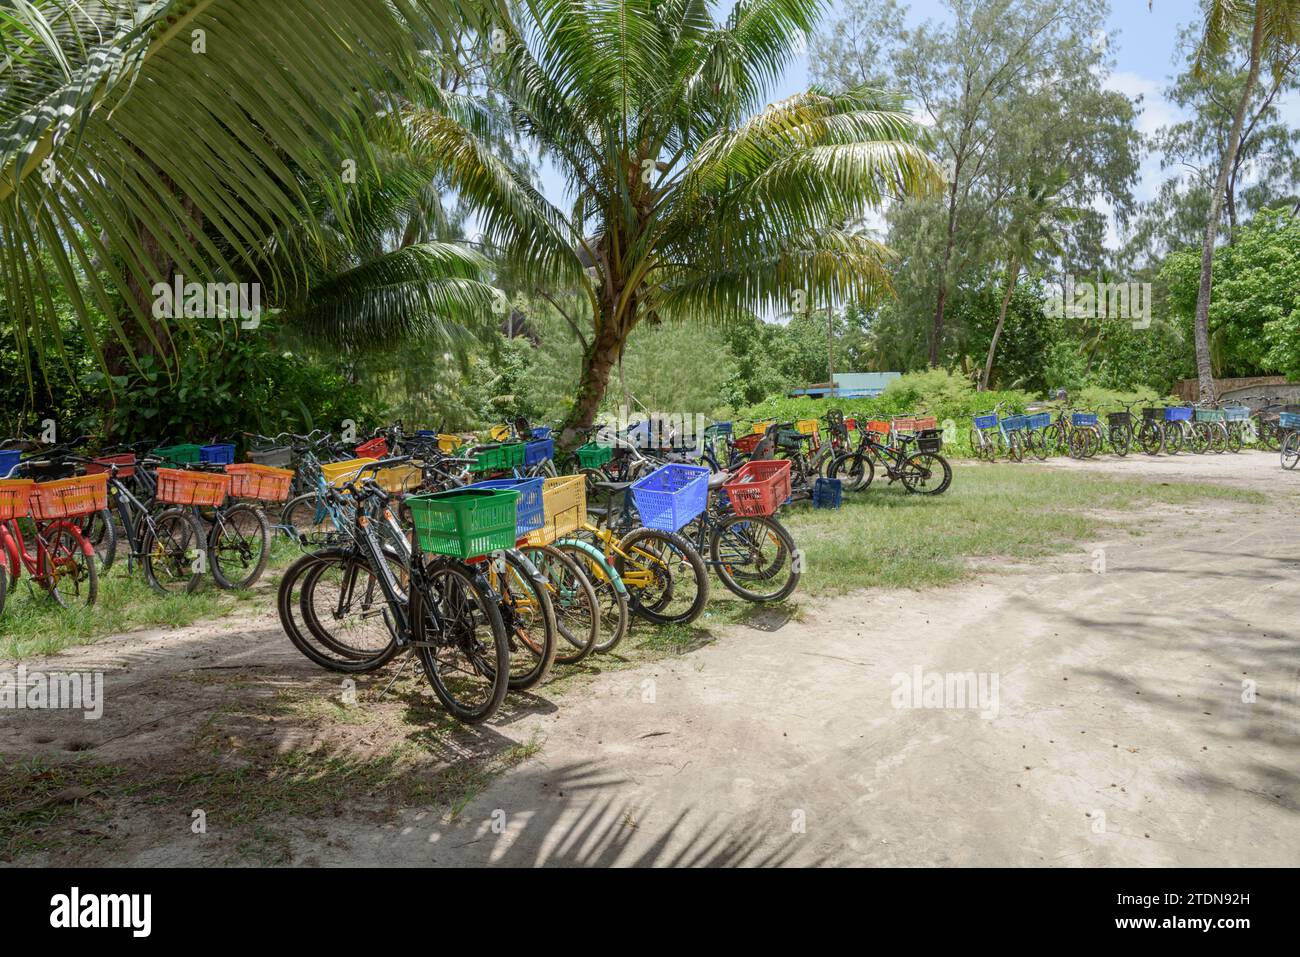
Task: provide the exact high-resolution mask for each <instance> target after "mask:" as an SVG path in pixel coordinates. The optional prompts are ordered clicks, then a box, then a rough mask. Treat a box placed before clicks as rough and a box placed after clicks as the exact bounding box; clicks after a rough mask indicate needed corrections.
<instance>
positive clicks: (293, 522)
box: [280, 492, 338, 548]
mask: <svg viewBox="0 0 1300 957" xmlns="http://www.w3.org/2000/svg"><path fill="white" fill-rule="evenodd" d="M280 524H281V525H283V526H285V527H286V528H291V529H293V534H294V536H295V537H296V538H297V539H298V541H300V542H304V543H305V544H307V545H308V546H310V547H312V548H324V547H327V546H329V545H331V544H333V543H335V542H336V541H337V540H338V529H337V528H336V527H335V525H334V521H333V518H332V517H331V516H330V512H329V509H327V508H326V507H325V505H324V504H323V503H322V501H321V498H320V496H319V495H317V494H316V493H315V492H309V493H307V494H306V495H299V496H298V497H297V498H295V499H291V500H290V501H289V502H288V504H286V505H285V506H284V511H283V512H281V513H280Z"/></svg>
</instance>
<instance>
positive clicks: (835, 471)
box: [829, 452, 876, 492]
mask: <svg viewBox="0 0 1300 957" xmlns="http://www.w3.org/2000/svg"><path fill="white" fill-rule="evenodd" d="M829 477H830V478H833V479H839V480H840V481H841V482H843V483H844V489H845V491H848V492H863V491H866V490H867V489H869V488H871V482H872V480H873V479H874V478H875V477H876V466H875V464H874V463H872V461H871V457H870V456H869V455H865V454H863V453H862V452H845V453H843V454H842V455H837V456H836V457H835V461H834V462H832V463H831V469H830V476H829Z"/></svg>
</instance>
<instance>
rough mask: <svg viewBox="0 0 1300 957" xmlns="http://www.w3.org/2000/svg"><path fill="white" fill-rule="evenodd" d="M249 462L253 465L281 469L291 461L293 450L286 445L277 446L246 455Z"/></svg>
mask: <svg viewBox="0 0 1300 957" xmlns="http://www.w3.org/2000/svg"><path fill="white" fill-rule="evenodd" d="M248 458H249V461H251V462H253V463H254V464H255V465H267V466H270V467H271V468H273V469H282V468H285V467H287V466H288V465H289V463H290V462H292V461H293V449H292V448H290V447H289V446H287V445H281V446H277V447H275V448H270V449H262V450H260V451H256V450H255V451H252V452H249V453H248Z"/></svg>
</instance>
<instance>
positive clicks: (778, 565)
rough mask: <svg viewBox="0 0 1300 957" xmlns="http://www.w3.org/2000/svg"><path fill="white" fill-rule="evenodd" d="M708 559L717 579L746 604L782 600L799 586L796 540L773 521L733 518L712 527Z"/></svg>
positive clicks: (730, 517) (736, 516) (737, 516)
mask: <svg viewBox="0 0 1300 957" xmlns="http://www.w3.org/2000/svg"><path fill="white" fill-rule="evenodd" d="M709 559H710V562H711V563H712V565H713V567H714V568H715V569H716V570H717V572H718V577H719V578H720V579H722V584H723V585H725V586H726V587H727V588H728V589H729V590H730V591H731V592H732V593H734V594H736V595H738V596H740V597H741V598H743V599H745V601H754V602H767V601H782V600H784V599H786V598H789V597H790V595H792V594H793V593H794V590H795V589H796V588H797V587H798V586H799V576H800V575H801V574H802V571H801V569H800V567H799V564H800V558H799V554H798V550H797V549H796V548H795V544H794V538H793V537H791V535H790V533H789V532H788V531H786V528H785V526H784V525H782V524H781V523H780V522H778V521H777V520H776V519H774V518H767V517H761V516H744V515H731V516H728V517H727V518H724V519H722V521H720V522H719V523H718V524H717V525H715V526H714V527H713V535H712V537H711V538H710V540H709Z"/></svg>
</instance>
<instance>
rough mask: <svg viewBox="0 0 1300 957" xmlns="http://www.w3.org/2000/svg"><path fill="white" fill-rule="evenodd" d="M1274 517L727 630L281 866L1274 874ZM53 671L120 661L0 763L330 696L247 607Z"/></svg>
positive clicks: (529, 722) (267, 621)
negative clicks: (310, 689) (950, 696)
mask: <svg viewBox="0 0 1300 957" xmlns="http://www.w3.org/2000/svg"><path fill="white" fill-rule="evenodd" d="M1196 462H1200V463H1207V464H1203V465H1202V466H1201V467H1202V468H1203V469H1205V470H1206V471H1207V472H1208V471H1209V470H1215V472H1214V474H1213V475H1202V477H1207V478H1210V479H1211V480H1215V481H1231V482H1234V483H1239V484H1245V485H1251V486H1256V487H1261V488H1270V487H1275V486H1273V484H1272V483H1275V482H1276V481H1277V476H1278V475H1279V474H1280V472H1279V470H1277V469H1276V467H1275V466H1272V464H1271V463H1272V460H1271V459H1269V460H1268V461H1267V464H1266V460H1265V457H1264V456H1238V457H1231V458H1230V457H1219V458H1201V459H1196V460H1194V459H1191V458H1185V459H1184V460H1183V461H1175V462H1174V463H1171V466H1172V467H1171V471H1170V473H1169V477H1170V478H1171V479H1177V480H1185V479H1187V478H1189V477H1192V476H1193V475H1194V473H1195V469H1196V468H1197V466H1196V464H1195V463H1196ZM1130 463H1132V464H1131V469H1132V470H1133V471H1137V470H1139V469H1142V470H1146V471H1148V472H1149V471H1150V470H1152V469H1158V468H1160V467H1161V465H1160V460H1155V461H1152V460H1145V461H1144V460H1142V459H1130V460H1129V462H1128V463H1122V464H1123V465H1124V466H1130ZM1189 463H1191V464H1189ZM1223 463H1235V465H1233V466H1232V467H1231V468H1230V467H1229V466H1228V465H1225V464H1223ZM1055 467H1066V468H1074V467H1081V466H1079V465H1077V464H1074V463H1071V464H1069V465H1058V466H1055ZM1082 467H1087V466H1082ZM1174 469H1176V470H1177V474H1174V471H1173V470H1174ZM1160 474H1163V473H1160ZM1290 477H1291V476H1288V478H1290ZM1296 478H1300V476H1296ZM1296 524H1297V523H1296V521H1295V499H1294V497H1293V496H1291V495H1289V494H1288V495H1286V496H1280V497H1279V498H1278V499H1277V500H1276V501H1275V502H1274V503H1271V504H1269V505H1267V506H1262V507H1249V506H1241V505H1234V504H1223V505H1215V506H1214V507H1213V509H1188V510H1171V511H1170V514H1169V515H1168V517H1167V524H1166V525H1165V526H1163V527H1162V528H1161V529H1159V530H1156V531H1151V532H1149V533H1147V534H1145V535H1143V536H1140V537H1130V536H1128V535H1123V536H1121V537H1117V538H1116V539H1115V540H1114V541H1109V542H1097V543H1091V544H1089V545H1087V546H1084V547H1080V548H1079V549H1077V551H1074V552H1072V553H1069V554H1067V555H1064V556H1061V557H1059V558H1058V559H1055V560H1053V561H1051V562H1048V563H1043V564H1042V565H1039V566H1035V567H1015V568H1010V569H1005V570H1002V571H1000V572H999V573H997V574H996V575H993V576H988V577H984V578H982V579H981V580H979V581H976V582H973V583H970V584H967V585H963V586H960V587H955V588H948V589H943V590H936V591H928V592H923V593H899V592H889V593H871V594H867V595H865V596H856V597H850V598H842V599H838V600H835V601H833V602H816V603H810V604H809V605H808V606H807V608H806V614H805V615H804V616H803V620H801V621H781V620H773V621H771V622H768V623H767V627H765V628H752V627H738V628H734V629H731V630H730V631H729V632H728V633H726V634H725V635H723V636H721V637H720V638H719V639H718V640H717V641H715V642H713V643H712V644H710V645H708V646H705V647H703V648H698V649H695V650H693V651H691V652H689V653H688V654H685V655H682V656H679V657H675V658H672V659H669V660H667V661H660V662H658V663H655V664H652V665H644V666H640V667H637V668H634V669H629V670H625V671H618V672H612V673H606V674H603V675H601V676H599V677H598V678H596V679H595V680H593V681H592V682H590V683H589V684H587V685H585V686H583V687H582V688H581V689H578V690H575V691H572V692H570V693H565V694H562V695H561V696H559V697H558V698H557V699H556V700H555V701H554V704H555V705H557V707H554V708H546V709H545V710H544V711H534V712H521V713H519V714H517V715H515V716H513V718H512V719H511V720H509V721H507V722H504V723H498V724H497V725H495V726H494V727H493V728H491V729H489V730H488V731H486V732H485V733H484V736H483V737H482V738H480V739H479V743H481V744H484V743H485V742H488V741H490V742H492V743H493V744H500V743H504V742H512V741H513V742H527V741H534V740H542V741H543V742H544V743H543V747H542V748H541V750H540V752H539V754H538V755H537V756H536V757H534V758H533V759H531V760H530V761H528V762H526V763H524V764H523V765H522V766H520V767H519V768H517V769H515V770H513V771H509V772H507V773H506V774H504V775H502V776H501V777H499V778H497V779H496V780H495V781H493V782H492V783H491V784H490V785H489V786H488V787H487V788H486V790H485V791H483V792H482V793H481V794H480V795H479V796H478V797H477V798H476V799H475V800H473V801H472V802H471V803H470V804H469V805H468V806H467V807H466V808H465V809H464V810H463V812H462V813H461V814H460V815H459V817H457V818H456V819H455V820H452V821H448V820H446V819H445V818H443V817H441V816H439V815H437V814H435V813H432V812H430V811H429V810H427V809H422V808H405V809H401V808H399V809H390V810H389V811H388V812H386V813H383V814H379V815H376V814H375V813H372V811H373V809H368V813H365V814H356V815H353V814H345V815H342V816H339V817H337V818H331V819H329V820H317V821H314V822H280V823H282V824H284V825H286V826H290V828H291V829H292V830H294V831H295V834H296V836H295V838H294V852H293V856H294V859H295V860H298V861H305V862H311V863H327V864H328V863H360V864H410V865H419V864H431V863H436V864H478V863H484V862H508V863H514V864H608V863H621V864H630V863H668V862H679V863H687V862H693V863H714V864H723V863H762V862H776V861H782V862H790V863H799V864H803V863H813V862H828V863H836V864H847V863H862V864H891V865H911V864H923V865H930V864H983V865H1015V864H1051V865H1061V866H1069V865H1090V866H1095V865H1138V866H1145V865H1161V864H1173V865H1179V864H1183V865H1215V864H1242V865H1245V864H1255V865H1283V864H1290V865H1294V864H1295V863H1296V862H1297V860H1300V816H1297V811H1298V810H1300V777H1298V772H1300V631H1298V630H1297V628H1296V626H1295V624H1294V622H1295V617H1296V616H1295V611H1296V608H1297V605H1298V603H1300V578H1298V577H1297V570H1298V569H1300V557H1298V556H1300V547H1298V546H1300V533H1298V532H1297V528H1296ZM1103 558H1104V571H1102V570H1101V564H1100V563H1101V561H1102V560H1103ZM56 660H57V666H58V667H59V668H63V669H73V668H84V667H89V666H91V665H92V664H100V665H103V666H105V667H108V668H110V669H123V667H124V666H125V668H126V669H128V670H114V672H113V674H111V675H110V682H111V683H110V693H112V694H113V698H112V699H111V703H112V708H113V710H114V711H117V712H119V713H118V714H117V716H114V714H112V713H110V715H109V716H108V717H106V718H105V720H104V721H102V722H87V723H85V724H86V725H93V726H94V727H92V728H90V729H89V730H85V729H81V730H79V731H78V732H77V733H78V734H79V735H80V736H81V737H82V738H88V739H89V740H81V741H70V740H69V735H70V734H72V732H71V731H68V730H67V729H68V728H69V727H72V726H71V725H69V724H65V725H64V726H63V727H62V728H61V729H59V730H57V731H56V732H54V733H50V731H49V730H48V727H49V726H48V724H46V725H41V726H39V727H43V728H45V729H46V730H44V731H40V730H38V725H36V724H34V723H33V722H31V721H30V720H23V719H29V718H30V715H21V716H19V718H20V720H17V721H14V720H11V717H12V716H4V717H3V718H0V750H3V752H4V753H6V754H10V755H12V754H15V752H17V753H19V754H23V753H25V754H28V755H30V754H35V753H40V752H41V751H42V749H44V750H49V749H57V748H66V749H68V750H79V749H81V748H84V747H87V746H89V745H92V744H94V743H95V742H96V741H100V740H102V743H100V744H98V746H96V747H95V751H96V753H97V754H98V755H99V756H102V757H104V758H105V759H106V760H107V759H111V758H118V759H121V758H123V757H130V756H131V755H137V756H138V755H139V754H140V753H141V747H142V745H143V746H144V747H146V748H152V749H156V750H165V749H167V748H169V747H176V746H180V745H181V742H183V741H184V740H185V735H184V734H183V733H182V732H183V731H184V730H185V728H186V727H187V725H188V724H190V723H192V722H197V721H198V720H200V719H201V718H202V716H203V714H204V710H203V709H204V704H205V702H204V701H203V699H202V694H203V691H202V690H201V689H202V688H204V687H206V684H205V683H204V682H203V681H202V680H199V681H195V680H194V679H193V675H194V674H195V673H196V670H197V671H198V673H200V674H201V673H202V671H203V670H204V669H207V670H218V671H229V670H239V671H240V673H241V674H244V673H246V674H247V676H248V680H249V682H250V683H251V684H252V685H253V686H254V688H258V687H261V686H263V685H265V687H266V689H267V693H272V692H273V690H274V688H275V687H276V686H278V685H282V684H284V683H286V682H289V683H293V682H298V683H303V684H307V685H311V684H312V683H313V682H321V681H324V684H322V688H323V687H325V686H327V685H328V679H321V678H320V677H319V676H318V675H316V674H314V673H313V672H312V670H311V668H310V666H309V665H308V664H307V663H306V662H305V661H302V660H300V659H298V658H297V656H296V654H295V653H294V652H293V651H292V649H291V648H290V647H289V646H288V644H287V642H285V641H284V640H283V638H281V637H280V636H279V634H278V627H277V626H276V624H275V621H274V619H273V618H272V617H269V616H262V617H259V618H258V619H256V620H255V621H252V622H238V623H233V624H232V623H229V622H228V623H226V624H225V625H223V626H222V628H221V629H219V630H217V632H215V633H214V630H213V629H211V628H209V629H207V630H206V631H201V630H198V629H182V630H180V631H179V632H174V633H156V634H143V635H136V636H130V637H128V638H125V639H113V640H108V641H105V642H101V643H100V644H99V645H96V646H92V647H89V648H83V649H75V650H72V651H70V652H68V653H67V654H65V655H61V656H59V657H58V658H57V659H56ZM51 667H53V665H51ZM915 669H920V670H921V671H922V672H923V673H931V672H937V673H940V674H941V675H946V674H955V673H967V672H974V673H979V674H985V675H996V677H997V697H996V700H995V701H989V702H986V705H987V707H986V708H985V709H984V714H981V710H979V709H977V708H970V707H955V706H952V705H954V704H956V703H957V702H953V701H951V700H950V701H948V702H947V704H948V705H949V706H948V707H911V706H904V707H895V704H896V703H897V702H896V701H894V700H891V699H893V698H895V697H896V695H895V691H896V682H895V676H896V675H898V674H900V673H902V674H908V675H911V674H913V673H914V670H915ZM1243 682H1253V685H1248V684H1243ZM187 684H188V685H189V690H188V691H186V688H185V687H184V686H186V685H187ZM178 685H179V686H181V687H179V688H178ZM114 688H116V690H114ZM1252 688H1253V689H1254V700H1253V701H1250V702H1247V701H1244V700H1243V697H1245V698H1250V697H1251V694H1250V693H1248V692H1249V691H1250V689H1252ZM196 689H199V690H196ZM1244 690H1245V692H1246V693H1244ZM132 693H134V694H135V695H136V696H137V700H135V701H131V700H130V699H129V697H128V695H129V694H132ZM195 695H197V696H198V697H194V696H195ZM187 697H188V700H187ZM939 703H942V702H939ZM191 706H193V707H194V708H195V710H194V711H193V712H192V713H191V714H186V713H185V711H186V709H187V708H188V707H191ZM154 719H157V723H156V724H148V723H147V722H149V721H151V720H154ZM141 725H143V726H141ZM124 732H125V733H126V734H125V736H124V737H114V736H115V735H116V736H120V735H123V733H124ZM268 733H270V732H268ZM40 738H45V739H46V740H44V741H41V740H39V739H40ZM70 745H75V747H71V746H70ZM485 746H486V744H485ZM474 747H475V745H474V744H473V743H471V744H470V745H469V746H468V750H470V751H472V750H473V749H474ZM136 827H137V828H140V827H141V825H139V824H137V825H136ZM177 830H178V829H169V831H167V832H165V833H149V832H148V830H147V828H146V829H144V830H142V831H141V833H138V834H136V835H135V839H134V840H133V841H131V842H129V847H130V850H129V851H128V852H125V853H124V854H122V855H120V856H119V857H118V859H119V860H122V861H124V862H126V861H130V862H135V863H149V862H162V861H168V862H184V861H191V862H192V861H198V860H203V859H207V857H208V851H206V850H204V849H203V848H202V845H201V844H196V843H195V841H194V840H193V839H191V838H190V837H189V836H188V835H184V834H178V833H177ZM308 835H310V836H308Z"/></svg>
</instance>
